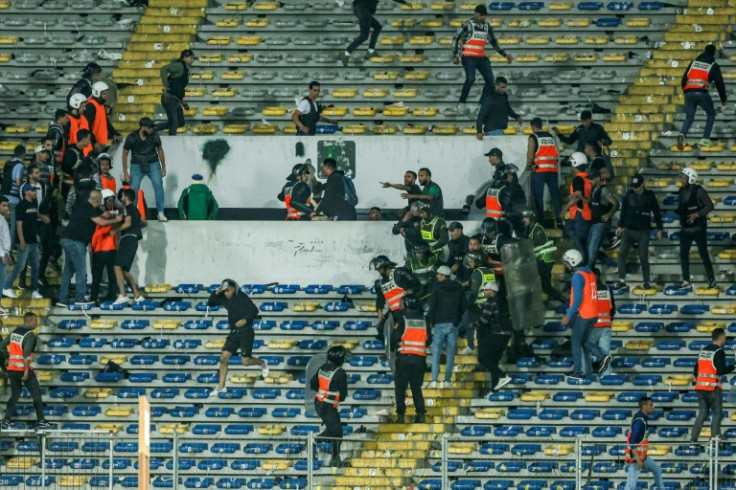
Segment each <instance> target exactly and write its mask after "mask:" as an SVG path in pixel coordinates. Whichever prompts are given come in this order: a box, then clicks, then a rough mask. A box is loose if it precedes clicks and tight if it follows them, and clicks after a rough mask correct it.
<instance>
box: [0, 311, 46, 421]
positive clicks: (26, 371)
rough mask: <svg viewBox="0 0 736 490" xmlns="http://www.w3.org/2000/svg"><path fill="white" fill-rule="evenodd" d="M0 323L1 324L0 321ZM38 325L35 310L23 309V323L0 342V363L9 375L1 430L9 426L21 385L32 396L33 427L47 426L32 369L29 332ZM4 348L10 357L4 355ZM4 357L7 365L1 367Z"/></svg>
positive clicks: (32, 345)
mask: <svg viewBox="0 0 736 490" xmlns="http://www.w3.org/2000/svg"><path fill="white" fill-rule="evenodd" d="M0 325H2V323H0ZM37 326H38V317H37V316H36V314H35V313H31V312H27V313H26V314H25V315H23V325H22V326H20V327H18V328H16V329H15V330H13V332H12V333H11V334H10V335H8V336H7V337H5V339H3V341H2V342H0V366H2V368H3V371H5V372H6V374H7V376H8V377H9V378H10V388H11V390H12V392H11V395H10V399H9V400H8V405H7V407H6V408H5V418H3V420H2V429H3V430H7V429H10V419H11V418H12V417H13V415H14V414H15V404H16V403H17V402H18V399H19V398H20V393H21V388H22V386H23V385H25V387H26V388H27V389H28V392H29V393H30V394H31V399H33V408H35V409H36V420H37V421H38V422H37V427H38V428H39V429H48V428H49V427H50V424H49V422H48V421H47V420H46V419H45V418H44V416H43V402H42V401H41V388H40V387H39V386H38V378H36V375H35V373H34V372H33V351H34V350H35V349H36V334H35V333H34V332H33V331H34V330H35V329H36V327H37ZM8 348H9V349H10V357H9V358H8V357H7V354H6V353H7V352H8ZM6 358H7V359H8V367H7V368H5V359H6Z"/></svg>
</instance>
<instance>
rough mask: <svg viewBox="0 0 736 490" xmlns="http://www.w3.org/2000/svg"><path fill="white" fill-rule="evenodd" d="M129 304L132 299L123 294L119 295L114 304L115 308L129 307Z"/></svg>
mask: <svg viewBox="0 0 736 490" xmlns="http://www.w3.org/2000/svg"><path fill="white" fill-rule="evenodd" d="M128 303H130V298H128V297H127V296H125V295H122V294H121V295H119V296H118V298H117V299H116V300H115V301H113V302H112V304H113V306H114V305H127V304H128Z"/></svg>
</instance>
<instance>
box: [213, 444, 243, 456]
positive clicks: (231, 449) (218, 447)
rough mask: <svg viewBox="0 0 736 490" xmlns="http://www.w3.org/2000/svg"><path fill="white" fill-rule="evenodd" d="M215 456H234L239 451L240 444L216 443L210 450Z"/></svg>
mask: <svg viewBox="0 0 736 490" xmlns="http://www.w3.org/2000/svg"><path fill="white" fill-rule="evenodd" d="M210 451H212V452H213V453H215V454H235V452H236V451H240V444H239V443H237V442H218V443H215V444H213V445H212V448H211V449H210Z"/></svg>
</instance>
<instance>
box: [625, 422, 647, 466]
mask: <svg viewBox="0 0 736 490" xmlns="http://www.w3.org/2000/svg"><path fill="white" fill-rule="evenodd" d="M636 420H641V421H642V422H644V439H642V440H641V442H640V443H639V444H638V445H637V446H636V452H638V453H639V458H640V459H641V460H642V461H645V460H646V459H647V449H648V448H649V440H648V439H647V432H649V424H648V423H647V421H646V419H644V418H642V417H634V420H632V421H631V425H632V426H633V425H634V422H635V421H636ZM631 446H632V444H631V429H629V435H628V436H626V454H625V455H624V461H626V462H627V463H635V462H636V460H635V459H634V458H633V457H632V456H631V449H632V448H631Z"/></svg>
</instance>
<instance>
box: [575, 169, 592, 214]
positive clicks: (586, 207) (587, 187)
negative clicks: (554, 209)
mask: <svg viewBox="0 0 736 490" xmlns="http://www.w3.org/2000/svg"><path fill="white" fill-rule="evenodd" d="M577 177H581V178H582V179H583V197H585V198H588V199H590V193H591V191H592V190H593V185H592V184H591V182H590V179H589V178H588V172H582V173H579V174H578V175H577ZM573 192H574V191H573V189H572V183H570V194H572V193H573ZM582 205H583V208H582V209H580V208H578V206H577V204H574V205H573V206H572V207H571V208H570V219H575V216H577V214H578V211H581V212H582V213H583V219H584V220H585V221H590V220H592V219H593V211H592V210H591V209H590V204H588V203H587V202H584V203H582Z"/></svg>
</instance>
